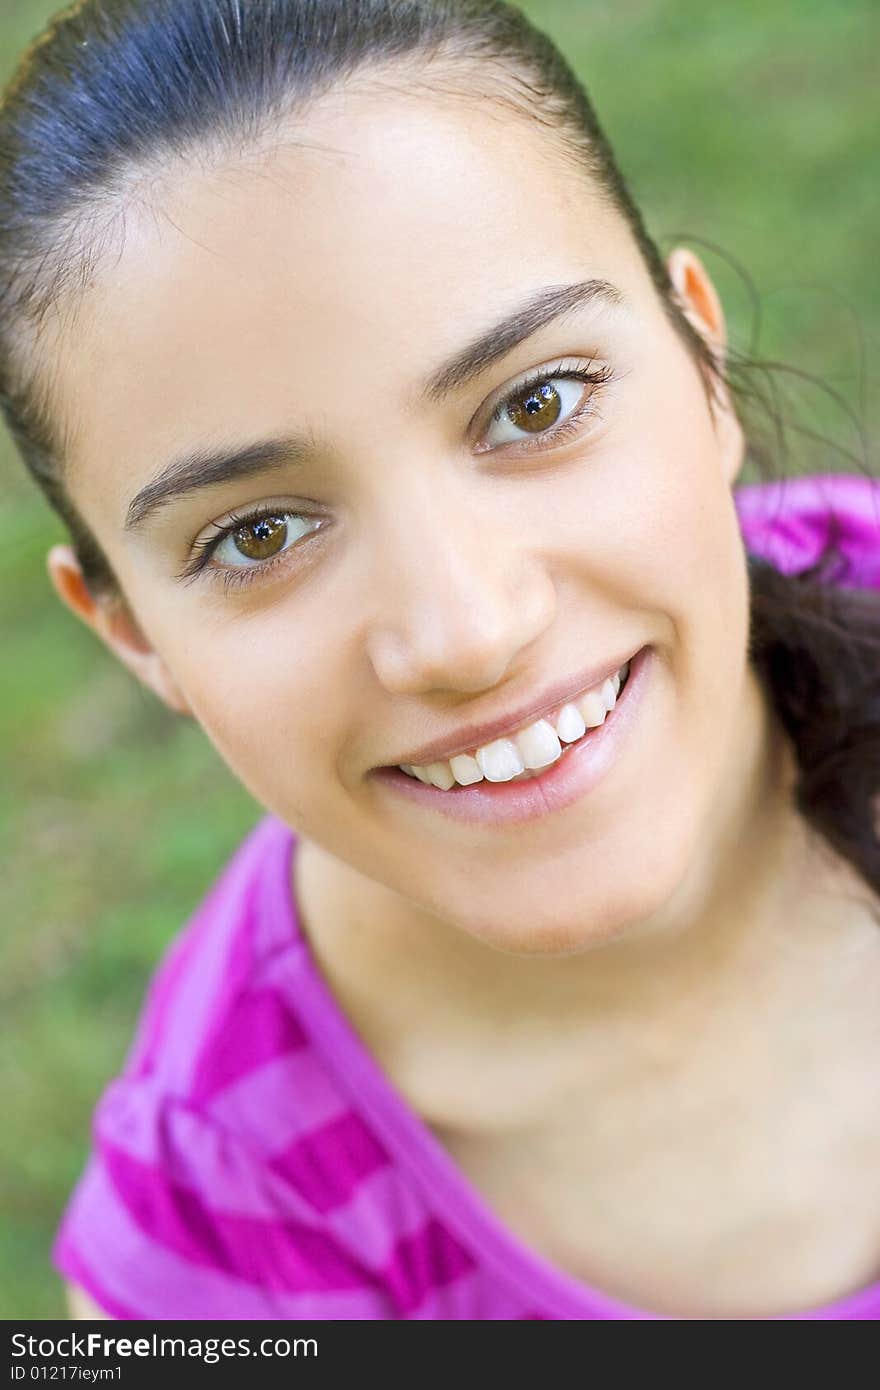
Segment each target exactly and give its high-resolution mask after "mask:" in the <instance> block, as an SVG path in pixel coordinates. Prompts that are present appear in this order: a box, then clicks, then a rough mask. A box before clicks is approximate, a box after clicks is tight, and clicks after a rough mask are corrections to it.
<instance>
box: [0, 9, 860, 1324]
mask: <svg viewBox="0 0 880 1390" xmlns="http://www.w3.org/2000/svg"><path fill="white" fill-rule="evenodd" d="M56 8H57V6H56V5H55V4H54V3H52V2H51V0H0V80H5V79H6V77H7V76H8V74H9V73H10V71H11V70H12V66H13V64H14V62H15V61H16V58H17V55H18V54H19V53H20V52H21V51H22V49H23V47H24V46H25V44H26V43H27V41H28V40H29V39H30V38H31V37H32V36H33V35H34V34H35V33H36V32H37V31H38V30H39V28H40V27H41V26H42V24H43V23H44V22H45V20H46V18H47V17H48V16H49V15H50V14H52V13H53V12H54V11H55V10H56ZM522 8H524V9H525V10H526V12H527V13H528V14H529V15H530V16H531V17H532V18H533V19H535V20H536V21H537V22H538V23H539V25H541V26H542V27H543V28H545V29H546V30H547V31H548V32H549V33H550V34H551V35H552V36H553V37H554V39H555V40H556V41H557V43H559V44H560V46H561V47H562V49H563V51H564V52H565V54H566V55H567V57H568V58H569V60H570V61H571V62H572V64H573V66H574V67H575V69H576V70H577V71H578V73H579V74H580V75H581V76H582V77H583V79H584V81H585V82H586V85H587V89H588V91H589V92H590V94H591V96H592V98H593V100H594V102H595V104H596V106H597V109H598V111H599V113H600V116H601V118H602V120H603V123H604V125H605V128H606V130H607V132H608V134H609V136H610V138H611V141H612V144H613V145H614V147H615V149H616V151H617V154H618V158H619V160H620V162H621V165H622V168H623V171H624V174H625V176H626V177H627V179H628V181H629V183H630V185H631V187H632V189H633V191H634V193H635V195H636V197H637V199H638V200H639V201H640V202H641V205H642V207H643V209H644V211H645V214H646V218H647V223H648V227H649V230H650V231H651V232H652V233H653V235H654V236H655V238H656V239H657V240H658V242H659V244H660V247H661V250H664V251H667V250H669V249H670V248H671V246H672V245H674V244H675V243H676V241H677V240H686V241H689V243H690V244H691V245H693V246H694V248H695V249H696V250H697V251H698V253H700V254H701V255H703V256H704V259H705V261H706V263H707V265H708V268H709V270H710V272H711V273H712V274H713V276H714V277H715V278H716V283H717V284H718V286H719V289H720V291H721V293H722V297H723V300H724V303H725V309H726V312H727V315H728V321H729V327H730V333H731V341H732V342H733V343H734V344H735V345H738V346H739V347H741V348H742V349H745V348H746V347H747V345H748V343H749V335H750V332H751V330H752V327H753V320H752V312H751V308H750V301H749V294H748V292H747V290H746V288H745V285H744V284H743V282H742V280H741V279H740V278H739V277H738V275H737V274H736V273H735V271H734V270H733V268H732V267H731V265H730V264H729V263H728V260H727V259H725V256H727V257H731V258H733V261H734V262H738V263H739V264H741V265H742V266H743V267H745V268H746V270H747V272H748V274H749V275H750V277H751V278H752V280H753V281H754V284H755V287H756V289H757V291H758V293H759V295H760V298H761V306H762V327H761V336H760V342H759V350H760V352H761V355H762V356H764V357H766V358H768V359H772V360H776V361H782V362H784V363H790V364H792V365H793V366H796V367H798V368H800V369H803V370H804V371H805V372H807V373H811V374H814V375H815V376H817V377H819V378H821V380H823V381H825V382H826V383H828V385H829V386H830V387H831V388H832V389H833V390H834V391H835V392H836V393H839V397H840V400H839V402H837V403H835V402H834V401H832V400H831V399H830V398H829V397H828V396H827V395H823V393H822V392H821V390H820V389H818V388H816V387H814V386H810V385H808V384H806V383H804V382H802V381H800V380H799V378H797V377H795V376H793V377H788V378H782V382H783V384H784V383H785V382H788V385H787V386H785V393H784V401H785V405H786V408H787V409H788V410H789V411H790V413H791V416H792V418H793V419H796V420H799V421H800V422H801V424H802V425H803V427H805V428H807V429H810V430H814V431H817V432H820V433H824V434H828V435H830V436H831V437H833V438H834V439H835V440H836V441H837V442H838V443H839V445H840V447H841V448H842V449H843V450H850V451H853V452H855V453H858V451H859V449H860V442H859V433H858V429H857V426H856V423H854V419H853V412H854V413H855V416H856V418H857V419H860V421H861V424H862V426H863V427H864V430H865V432H866V435H867V440H868V445H869V449H870V450H871V459H872V467H873V468H874V469H875V470H876V462H875V460H876V449H874V448H873V447H872V444H871V442H872V441H873V440H876V437H877V426H878V403H877V391H876V384H877V361H878V355H877V347H878V321H880V276H878V273H877V241H878V189H880V167H878V165H880V161H878V154H877V149H878V136H880V130H878V120H877V97H876V70H877V56H878V52H880V6H878V5H877V3H876V0H738V2H737V3H736V4H734V3H732V0H727V3H720V0H708V2H707V0H666V2H665V3H664V0H545V2H543V3H542V0H532V2H531V3H526V4H524V5H523V6H522ZM706 242H708V243H710V244H711V246H712V247H714V248H716V249H709V248H708V247H707V246H706V245H705V243H706ZM722 253H724V254H722ZM658 370H662V364H658ZM803 446H804V447H803V449H802V448H801V447H800V443H798V442H795V445H794V448H793V451H792V452H793V463H792V466H793V467H795V468H796V469H797V470H798V471H801V470H803V469H807V468H821V467H825V468H829V469H835V468H840V467H843V468H845V467H847V456H846V454H843V455H835V454H834V453H833V452H832V451H830V450H829V449H828V448H826V447H825V446H821V445H820V446H816V445H812V446H809V447H808V446H807V442H806V440H805V439H804V440H803ZM63 539H65V537H64V533H63V530H62V527H61V525H60V523H59V522H57V520H56V519H55V518H54V515H53V514H52V513H51V512H50V511H49V509H48V507H47V506H46V504H45V503H44V502H43V500H42V497H41V495H40V494H39V493H38V492H37V490H36V488H35V487H34V485H33V484H32V483H31V482H30V479H29V478H28V477H27V475H26V474H25V472H24V470H23V468H22V466H21V464H20V461H19V460H18V458H17V456H15V455H14V453H13V450H12V448H11V446H10V445H9V444H8V443H7V441H6V438H5V436H2V435H0V637H2V675H3V678H2V683H0V689H2V693H0V731H2V732H0V760H2V766H0V774H2V803H0V862H2V866H3V878H2V936H0V951H2V960H0V1010H2V1023H3V1026H2V1034H0V1094H2V1106H3V1111H2V1114H3V1122H2V1125H0V1212H2V1219H0V1316H4V1317H6V1318H15V1317H21V1318H28V1317H30V1318H51V1317H57V1316H61V1315H63V1305H62V1301H61V1295H60V1291H59V1286H58V1283H57V1280H56V1278H55V1276H54V1274H53V1272H52V1271H51V1269H50V1266H49V1263H48V1250H49V1245H50V1242H51V1238H52V1234H53V1232H54V1229H55V1227H56V1224H57V1221H58V1218H59V1216H60V1213H61V1210H62V1207H63V1204H64V1202H65V1199H66V1196H67V1194H68V1192H69V1190H70V1188H71V1186H72V1184H73V1182H74V1180H75V1179H76V1177H77V1175H78V1173H79V1171H80V1168H81V1165H82V1163H83V1161H84V1159H85V1156H86V1152H87V1147H88V1141H89V1120H90V1115H91V1111H92V1108H93V1106H94V1103H95V1101H96V1100H97V1098H98V1095H99V1093H100V1091H101V1089H102V1087H103V1086H104V1084H105V1083H106V1082H107V1081H108V1080H109V1079H110V1078H111V1077H112V1076H113V1075H114V1073H115V1072H116V1071H117V1069H118V1068H119V1066H120V1064H121V1063H122V1061H123V1058H124V1055H125V1052H126V1049H127V1047H128V1044H129V1041H130V1038H131V1034H132V1030H133V1027H134V1023H135V1019H136V1016H137V1012H138V1008H139V1005H140V1001H141V999H142V996H143V992H144V989H145V986H146V983H147V980H148V977H149V975H150V972H151V970H152V968H153V967H154V965H155V962H156V959H157V957H158V955H159V953H160V952H161V950H162V949H163V948H164V947H165V945H166V944H167V942H168V941H169V940H170V938H171V937H172V935H173V934H174V933H175V932H176V931H177V930H178V929H179V927H180V926H181V924H182V923H183V922H184V920H185V919H186V918H187V917H188V915H189V914H190V913H191V912H192V910H193V908H194V906H195V905H196V903H197V902H198V900H199V899H200V898H201V896H202V894H203V893H204V892H205V890H206V889H207V887H208V886H209V884H210V883H211V881H212V880H213V878H214V877H215V876H216V874H217V872H218V871H219V868H220V867H221V865H222V864H223V863H224V862H225V861H226V859H227V858H228V856H229V855H230V853H231V852H232V850H233V849H234V847H235V846H236V845H237V844H238V842H239V841H240V839H241V838H242V836H243V835H244V834H245V833H246V831H247V830H248V828H249V827H250V826H251V825H252V824H254V822H255V821H256V820H257V819H258V818H259V816H260V815H261V814H262V808H261V807H260V806H259V805H257V803H255V802H254V800H253V799H252V798H251V796H250V795H249V793H247V792H246V791H245V790H244V789H243V788H242V787H240V786H239V785H238V784H237V782H236V781H235V780H234V778H233V777H232V774H231V773H230V772H229V771H228V770H227V769H226V768H225V766H223V765H222V764H221V763H220V761H219V758H218V756H217V754H216V753H215V752H214V750H213V749H212V747H211V746H210V745H209V743H208V741H207V739H206V738H205V736H204V735H203V734H202V733H201V731H200V730H199V729H198V728H195V727H194V726H193V725H192V724H191V723H189V722H188V721H182V720H178V719H176V718H175V717H174V716H173V715H171V714H170V713H169V712H168V711H166V710H165V708H164V706H161V705H160V704H159V702H158V701H157V700H156V699H154V697H152V696H151V695H149V694H148V693H147V692H146V691H144V690H143V689H142V688H141V687H140V686H138V685H137V683H136V682H135V681H134V679H133V678H132V677H130V676H129V675H128V674H127V673H126V672H125V671H124V670H123V668H122V667H121V666H119V665H118V664H117V663H116V662H115V661H114V659H113V658H112V657H111V656H110V655H109V654H108V653H107V652H106V650H105V649H104V648H103V647H102V646H101V644H100V643H99V642H98V641H97V639H96V638H94V637H93V636H92V634H91V633H90V632H89V631H88V629H86V628H85V627H84V626H83V625H82V624H80V623H78V622H77V621H76V619H74V618H73V617H72V616H71V615H70V614H69V612H68V611H67V610H66V609H65V608H63V607H62V605H61V604H60V603H59V601H58V600H57V599H56V598H55V596H54V591H53V590H52V589H51V586H50V584H49V580H48V577H47V574H46V570H45V556H46V552H47V550H48V548H49V546H50V545H51V544H53V543H55V542H56V541H59V540H63Z"/></svg>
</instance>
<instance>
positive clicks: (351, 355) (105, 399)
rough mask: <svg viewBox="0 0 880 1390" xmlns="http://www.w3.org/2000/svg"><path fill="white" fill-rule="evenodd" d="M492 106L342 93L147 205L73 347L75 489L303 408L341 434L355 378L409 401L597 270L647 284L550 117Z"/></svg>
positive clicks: (130, 220) (105, 269)
mask: <svg viewBox="0 0 880 1390" xmlns="http://www.w3.org/2000/svg"><path fill="white" fill-rule="evenodd" d="M493 110H494V114H493V115H491V116H490V115H489V114H488V113H487V110H486V103H485V102H484V103H483V105H482V107H481V106H479V105H476V104H473V103H467V102H463V101H460V100H459V101H452V100H433V101H427V100H417V101H414V100H411V99H408V98H402V97H400V96H388V95H386V94H384V93H382V94H376V93H369V92H360V93H357V94H354V93H343V94H339V95H337V96H336V97H334V98H332V99H330V98H327V99H324V100H323V101H322V102H321V104H320V105H319V106H318V107H317V108H315V109H314V110H313V111H312V113H311V114H310V116H309V117H308V119H307V120H298V121H297V122H296V124H295V126H291V127H289V128H281V129H280V130H279V132H278V139H277V141H276V142H275V143H274V146H273V147H272V148H271V149H270V150H263V151H261V152H259V153H251V154H250V155H244V156H242V157H240V158H236V159H227V160H225V161H224V162H222V163H218V162H215V163H213V164H212V165H208V164H206V163H205V162H204V161H203V162H201V163H196V162H195V161H189V162H188V163H186V162H185V163H184V164H182V165H181V166H180V167H179V168H177V169H175V170H173V171H172V170H169V172H168V173H167V175H166V176H165V177H163V178H162V179H161V180H155V181H153V183H152V184H151V186H150V197H149V198H148V199H147V198H142V199H140V200H131V201H129V203H128V204H127V206H126V210H125V220H124V233H125V234H124V239H123V242H122V248H121V252H120V253H119V254H118V256H114V257H110V258H108V261H107V263H106V264H105V265H104V266H102V267H101V268H100V269H99V272H98V276H97V279H96V281H95V283H94V285H93V286H92V287H91V289H90V290H89V291H88V293H87V295H86V297H85V299H84V301H83V302H82V305H81V307H80V310H79V313H78V316H77V318H76V326H75V330H74V331H72V332H71V333H70V334H69V335H68V337H67V339H66V340H65V339H64V338H63V337H62V339H61V340H60V343H59V349H58V354H57V390H58V392H59V395H60V400H59V404H60V406H61V409H62V411H63V412H64V414H65V417H66V418H68V419H69V421H70V424H71V432H70V433H71V445H72V453H71V457H70V460H69V466H70V475H71V483H72V485H74V486H75V485H76V484H77V478H78V474H79V473H80V472H81V473H82V474H83V477H84V480H85V475H86V474H87V473H88V471H89V470H91V469H92V468H93V467H94V466H95V461H100V460H102V459H103V460H106V459H110V458H112V459H113V460H115V463H114V470H115V476H119V475H120V474H121V473H122V472H125V474H126V475H128V476H129V477H134V478H137V477H138V476H140V475H142V474H144V473H146V474H147V475H148V474H149V472H150V470H151V469H152V468H154V467H155V464H156V461H157V457H159V456H161V455H163V454H164V453H167V452H169V451H174V450H175V449H177V448H179V447H180V446H181V445H183V444H186V443H187V442H195V441H203V442H206V443H207V442H210V440H211V439H212V438H213V437H215V436H218V435H226V434H228V433H229V432H230V431H231V432H233V433H234V432H235V431H236V430H241V431H244V432H251V431H252V430H253V429H255V428H257V429H259V428H260V427H261V426H263V425H265V427H267V428H277V427H278V426H279V425H280V424H282V423H284V415H285V412H286V413H287V415H288V417H289V418H290V422H291V423H297V424H299V426H300V427H301V426H302V424H303V422H304V421H314V422H316V426H317V422H318V420H319V419H330V420H332V421H333V423H334V424H336V423H338V424H340V425H341V424H342V423H343V420H342V414H341V412H342V411H343V410H344V406H343V405H342V404H341V401H342V395H341V390H340V388H341V386H342V385H343V383H345V384H346V385H349V384H350V383H352V382H353V381H354V380H355V379H356V378H357V379H358V380H360V381H362V382H363V383H364V388H365V389H368V388H379V387H381V389H382V390H383V391H384V392H385V394H386V398H387V393H388V392H389V391H390V392H392V393H393V399H394V400H396V401H398V403H399V404H400V406H401V408H404V406H405V402H406V398H407V393H408V391H409V388H410V385H411V384H412V383H415V382H416V381H417V380H419V379H420V378H421V375H422V367H423V366H424V365H427V364H428V362H430V361H432V360H434V359H436V358H438V357H442V356H443V355H444V354H445V353H449V352H453V351H454V350H455V348H456V347H457V346H458V345H459V344H460V343H461V342H463V341H465V340H466V339H468V338H469V337H470V336H472V334H473V333H474V332H477V331H479V329H480V328H481V327H483V326H484V325H485V323H486V320H487V316H491V312H492V310H493V309H494V308H495V306H497V305H498V304H509V303H510V302H511V300H519V299H521V298H522V297H523V294H524V290H528V289H529V288H531V287H534V286H538V285H543V284H546V283H553V282H559V281H562V280H570V279H574V278H577V272H578V271H580V272H583V273H584V276H585V277H586V276H588V275H604V276H605V277H606V278H609V279H612V280H615V279H617V280H618V281H619V280H620V279H621V278H623V279H625V278H626V276H627V274H629V275H630V278H632V274H633V266H634V263H635V256H634V248H633V247H632V244H631V241H630V238H629V237H628V236H627V234H626V232H625V227H624V224H623V222H622V221H621V220H620V219H619V218H617V217H615V216H613V215H612V214H611V213H610V212H609V211H608V210H607V209H606V208H605V207H604V206H603V204H602V202H601V200H600V199H599V198H598V197H597V196H596V194H595V193H594V192H593V191H592V190H591V188H590V187H589V185H588V183H587V182H586V180H584V181H581V180H580V179H579V178H578V177H577V175H576V174H575V173H574V172H573V170H572V168H571V165H570V163H568V162H566V160H565V159H564V158H563V157H562V156H561V155H560V154H559V153H558V151H557V148H556V146H555V145H554V143H553V141H552V139H550V138H548V136H547V134H546V132H545V131H544V130H543V129H542V128H541V127H540V126H539V125H538V124H537V123H534V124H533V125H530V124H528V123H527V122H526V121H524V120H522V119H518V118H517V117H516V116H514V115H512V114H509V115H505V113H504V111H503V109H502V108H494V109H493ZM572 272H575V274H573V273H572ZM389 404H390V401H389ZM358 408H359V405H358ZM123 458H124V459H125V460H126V462H125V464H124V465H123V463H122V462H121V460H122V459H123ZM104 481H106V479H105V480H104Z"/></svg>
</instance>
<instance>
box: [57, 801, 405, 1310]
mask: <svg viewBox="0 0 880 1390" xmlns="http://www.w3.org/2000/svg"><path fill="white" fill-rule="evenodd" d="M291 846H292V833H291V832H290V831H289V830H288V829H287V827H285V826H283V825H282V824H281V823H280V822H278V821H276V820H274V818H272V817H268V818H266V819H265V820H263V821H261V822H260V824H259V825H258V826H257V827H255V829H254V831H252V832H251V834H250V835H249V836H248V837H247V839H246V840H245V842H244V843H243V844H242V845H241V846H240V848H239V850H238V851H237V852H236V853H235V855H234V856H233V857H232V859H231V860H230V861H229V863H228V864H227V865H226V867H225V869H224V870H223V872H222V873H221V874H220V876H219V878H218V879H217V881H216V882H215V884H214V885H213V887H212V888H211V890H210V891H209V893H208V894H207V895H206V897H205V898H204V900H203V901H202V903H201V904H200V905H199V907H198V908H197V910H196V912H195V913H194V914H193V916H192V918H191V919H190V922H189V923H188V924H187V926H186V928H185V930H184V932H183V933H182V934H181V935H180V936H179V937H178V938H177V939H176V940H175V942H174V943H173V945H172V947H171V948H170V950H169V951H168V952H167V953H166V956H165V958H164V960H163V962H162V964H161V966H160V969H159V970H158V971H157V974H156V976H155V977H154V980H153V983H152V986H151V989H150V992H149V999H148V1003H147V1006H146V1008H145V1010H144V1013H143V1015H142V1019H141V1023H140V1027H139V1032H138V1037H137V1042H136V1045H135V1047H134V1048H133V1049H132V1052H131V1054H130V1057H129V1060H128V1062H127V1064H126V1066H125V1067H124V1069H123V1070H122V1072H121V1073H120V1075H118V1076H117V1077H116V1078H115V1079H114V1080H113V1081H111V1082H110V1084H109V1085H108V1086H107V1087H106V1088H105V1090H104V1093H103V1094H102V1096H101V1099H100V1101H99V1103H98V1105H97V1107H96V1109H95V1112H94V1116H93V1123H92V1138H93V1144H92V1151H91V1154H90V1155H89V1159H88V1162H87V1164H86V1167H85V1169H84V1171H83V1173H82V1175H81V1177H80V1180H79V1182H78V1184H77V1187H76V1189H75V1191H74V1193H73V1195H72V1197H71V1200H70V1202H69V1203H68V1207H67V1209H66V1211H65V1214H64V1219H63V1221H62V1223H61V1226H60V1228H59V1231H58V1234H57V1236H56V1240H55V1244H54V1246H53V1252H52V1253H53V1263H54V1265H55V1268H56V1269H57V1270H58V1272H59V1273H60V1274H61V1275H62V1277H63V1278H64V1280H65V1282H66V1283H67V1284H68V1286H71V1285H72V1286H76V1287H77V1288H79V1289H80V1290H82V1291H84V1293H85V1295H86V1296H87V1297H88V1298H89V1299H91V1300H92V1301H93V1303H94V1304H96V1305H97V1306H98V1307H100V1308H102V1309H104V1310H105V1312H106V1313H108V1314H110V1315H112V1316H113V1317H116V1318H130V1317H144V1316H147V1317H168V1316H172V1317H181V1316H186V1317H194V1318H202V1317H211V1318H216V1317H221V1316H223V1317H236V1318H250V1317H255V1318H264V1317H292V1316H307V1315H309V1310H310V1309H313V1308H315V1307H317V1306H318V1305H319V1304H320V1306H321V1307H322V1308H324V1307H325V1308H327V1309H328V1310H330V1311H327V1312H326V1313H323V1314H321V1315H322V1316H338V1317H345V1316H363V1315H364V1314H363V1311H362V1310H363V1308H364V1307H367V1306H369V1307H371V1308H372V1307H373V1304H374V1302H375V1300H376V1298H377V1297H378V1296H377V1295H376V1294H375V1291H373V1290H372V1289H371V1288H370V1287H368V1286H369V1280H367V1279H366V1277H365V1275H364V1272H363V1270H362V1269H361V1266H360V1263H359V1260H358V1258H357V1257H356V1255H355V1254H354V1247H355V1246H356V1245H357V1242H358V1240H360V1239H362V1238H363V1231H362V1229H361V1226H362V1225H363V1224H364V1222H369V1223H372V1225H371V1227H370V1228H371V1229H372V1228H373V1227H375V1226H376V1224H377V1222H378V1223H380V1224H381V1222H382V1221H385V1220H386V1219H387V1221H388V1222H389V1223H390V1225H391V1226H393V1222H394V1210H396V1208H394V1206H393V1204H392V1205H391V1206H387V1208H386V1207H382V1208H381V1210H379V1209H378V1208H377V1209H376V1211H371V1212H369V1213H366V1215H365V1213H364V1211H361V1210H360V1208H359V1207H358V1206H357V1203H354V1202H353V1197H354V1194H355V1193H356V1192H357V1191H358V1190H359V1187H360V1184H361V1182H362V1181H364V1180H365V1179H366V1178H368V1177H369V1176H370V1174H371V1173H372V1172H373V1171H374V1170H375V1169H377V1168H379V1167H382V1168H388V1169H389V1177H390V1176H391V1174H390V1163H389V1158H388V1155H387V1154H386V1153H385V1151H384V1150H383V1148H382V1146H381V1144H380V1143H379V1142H378V1141H377V1139H376V1136H375V1135H374V1134H373V1133H372V1132H371V1130H370V1127H369V1124H368V1123H367V1120H366V1119H365V1117H364V1116H362V1115H361V1114H360V1112H359V1109H358V1108H357V1106H356V1105H355V1104H354V1103H353V1100H352V1096H351V1094H350V1092H349V1090H348V1088H347V1087H346V1086H345V1085H344V1084H343V1082H342V1081H341V1080H340V1078H339V1077H338V1075H337V1073H336V1070H335V1068H334V1067H333V1066H332V1065H330V1064H329V1063H328V1060H327V1058H326V1057H325V1055H324V1052H323V1050H322V1048H321V1047H320V1046H318V1045H317V1044H316V1043H315V1041H314V1040H313V1039H312V1037H311V1036H310V1035H309V1032H308V1030H307V1027H306V1026H305V1022H304V1020H303V1018H302V1017H301V1016H300V1010H299V1006H298V997H297V995H298V985H299V973H298V972H299V964H300V959H301V957H300V951H301V939H300V938H299V935H298V929H297V925H296V917H295V911H294V908H293V906H292V901H291V889H290V878H289V866H290V851H291ZM337 1210H339V1211H340V1212H341V1213H342V1215H339V1216H337V1215H336V1213H337ZM358 1222H360V1223H361V1224H360V1225H359V1224H358ZM322 1290H323V1291H324V1293H325V1294H326V1295H327V1296H326V1297H323V1298H322V1297H321V1296H320V1295H321V1293H322ZM377 1306H378V1305H377ZM383 1306H384V1305H383ZM358 1310H361V1311H358ZM376 1315H381V1316H384V1315H385V1314H384V1313H383V1314H376Z"/></svg>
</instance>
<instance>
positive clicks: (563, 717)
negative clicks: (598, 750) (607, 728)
mask: <svg viewBox="0 0 880 1390" xmlns="http://www.w3.org/2000/svg"><path fill="white" fill-rule="evenodd" d="M586 727H587V726H586V724H585V723H584V720H583V716H582V715H581V712H580V710H579V709H578V707H577V705H575V704H567V705H563V706H562V709H561V710H560V711H559V718H558V719H557V720H556V732H557V734H558V735H559V737H560V739H561V740H562V742H563V743H574V741H575V739H579V738H580V737H581V735H582V734H583V732H584V730H585V729H586Z"/></svg>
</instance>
